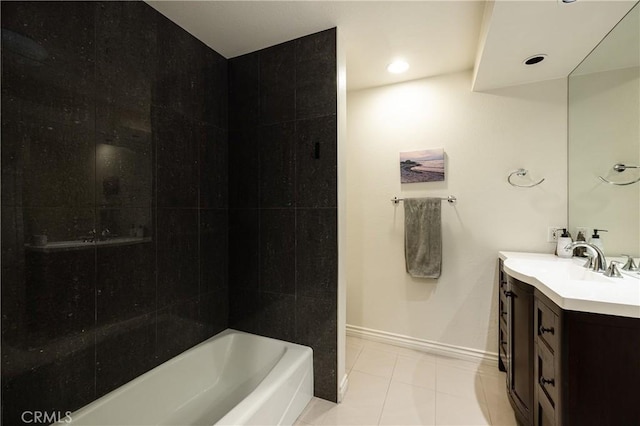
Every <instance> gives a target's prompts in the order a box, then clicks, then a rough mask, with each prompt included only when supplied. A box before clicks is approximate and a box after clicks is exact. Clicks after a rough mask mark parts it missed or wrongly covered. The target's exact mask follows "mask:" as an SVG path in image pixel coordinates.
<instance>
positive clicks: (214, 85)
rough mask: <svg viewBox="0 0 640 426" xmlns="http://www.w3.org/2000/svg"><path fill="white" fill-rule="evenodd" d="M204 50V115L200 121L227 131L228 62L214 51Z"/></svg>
mask: <svg viewBox="0 0 640 426" xmlns="http://www.w3.org/2000/svg"><path fill="white" fill-rule="evenodd" d="M202 50H204V53H203V57H204V69H203V73H204V77H205V78H204V90H203V93H202V96H203V102H204V114H203V118H202V121H204V122H206V123H208V124H211V125H213V126H216V127H219V128H221V129H227V126H228V120H229V61H227V59H226V58H225V57H224V56H222V55H220V54H218V53H217V52H216V51H214V50H211V49H209V48H208V47H206V46H202Z"/></svg>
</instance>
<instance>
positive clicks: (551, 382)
mask: <svg viewBox="0 0 640 426" xmlns="http://www.w3.org/2000/svg"><path fill="white" fill-rule="evenodd" d="M540 385H542V386H544V385H551V386H555V385H556V381H555V379H545V378H544V377H540Z"/></svg>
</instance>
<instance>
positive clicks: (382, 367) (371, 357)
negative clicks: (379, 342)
mask: <svg viewBox="0 0 640 426" xmlns="http://www.w3.org/2000/svg"><path fill="white" fill-rule="evenodd" d="M397 357H398V356H397V355H396V354H395V353H391V352H383V351H378V350H374V349H369V348H368V347H366V346H365V348H364V349H362V352H360V355H359V356H358V359H357V360H356V362H355V364H354V365H353V369H352V371H360V372H362V373H367V374H374V375H376V376H382V377H389V378H390V377H391V375H392V374H393V367H394V366H395V364H396V358H397Z"/></svg>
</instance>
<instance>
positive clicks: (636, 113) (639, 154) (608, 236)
mask: <svg viewBox="0 0 640 426" xmlns="http://www.w3.org/2000/svg"><path fill="white" fill-rule="evenodd" d="M568 156H569V226H570V230H571V233H572V235H573V237H574V238H575V237H576V236H577V234H578V232H579V231H582V232H583V234H584V236H585V237H586V239H587V240H589V239H590V238H591V237H592V236H593V234H594V229H598V230H602V231H600V232H598V234H599V235H600V240H601V242H602V245H603V247H604V252H605V254H607V255H610V256H619V255H621V254H629V255H633V256H636V257H637V256H638V255H640V168H639V167H638V166H640V6H639V5H638V4H636V6H635V7H634V8H633V9H632V10H631V11H630V12H629V13H628V14H627V15H626V16H625V17H624V19H622V20H621V21H620V23H619V24H618V25H617V26H616V27H615V28H614V29H613V30H612V31H611V32H610V33H609V35H608V36H607V37H606V38H605V39H604V40H602V42H601V43H600V44H599V45H598V46H597V47H596V48H595V49H594V50H593V51H592V52H591V54H590V55H589V56H588V57H587V58H586V59H585V60H584V61H583V62H582V63H581V64H580V65H579V66H578V67H577V68H576V69H575V70H574V71H573V72H572V73H571V75H570V76H569V153H568Z"/></svg>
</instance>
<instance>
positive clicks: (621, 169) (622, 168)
mask: <svg viewBox="0 0 640 426" xmlns="http://www.w3.org/2000/svg"><path fill="white" fill-rule="evenodd" d="M627 169H640V166H632V165H626V164H622V163H616V164H614V165H613V170H615V171H616V172H618V173H622V172H624V171H625V170H627ZM598 178H600V180H601V181H603V182H605V183H608V184H609V185H618V186H625V185H633V184H634V183H638V182H640V177H639V178H637V179H636V180H632V181H629V182H613V181H610V180H608V179H606V178H603V177H602V176H598Z"/></svg>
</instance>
